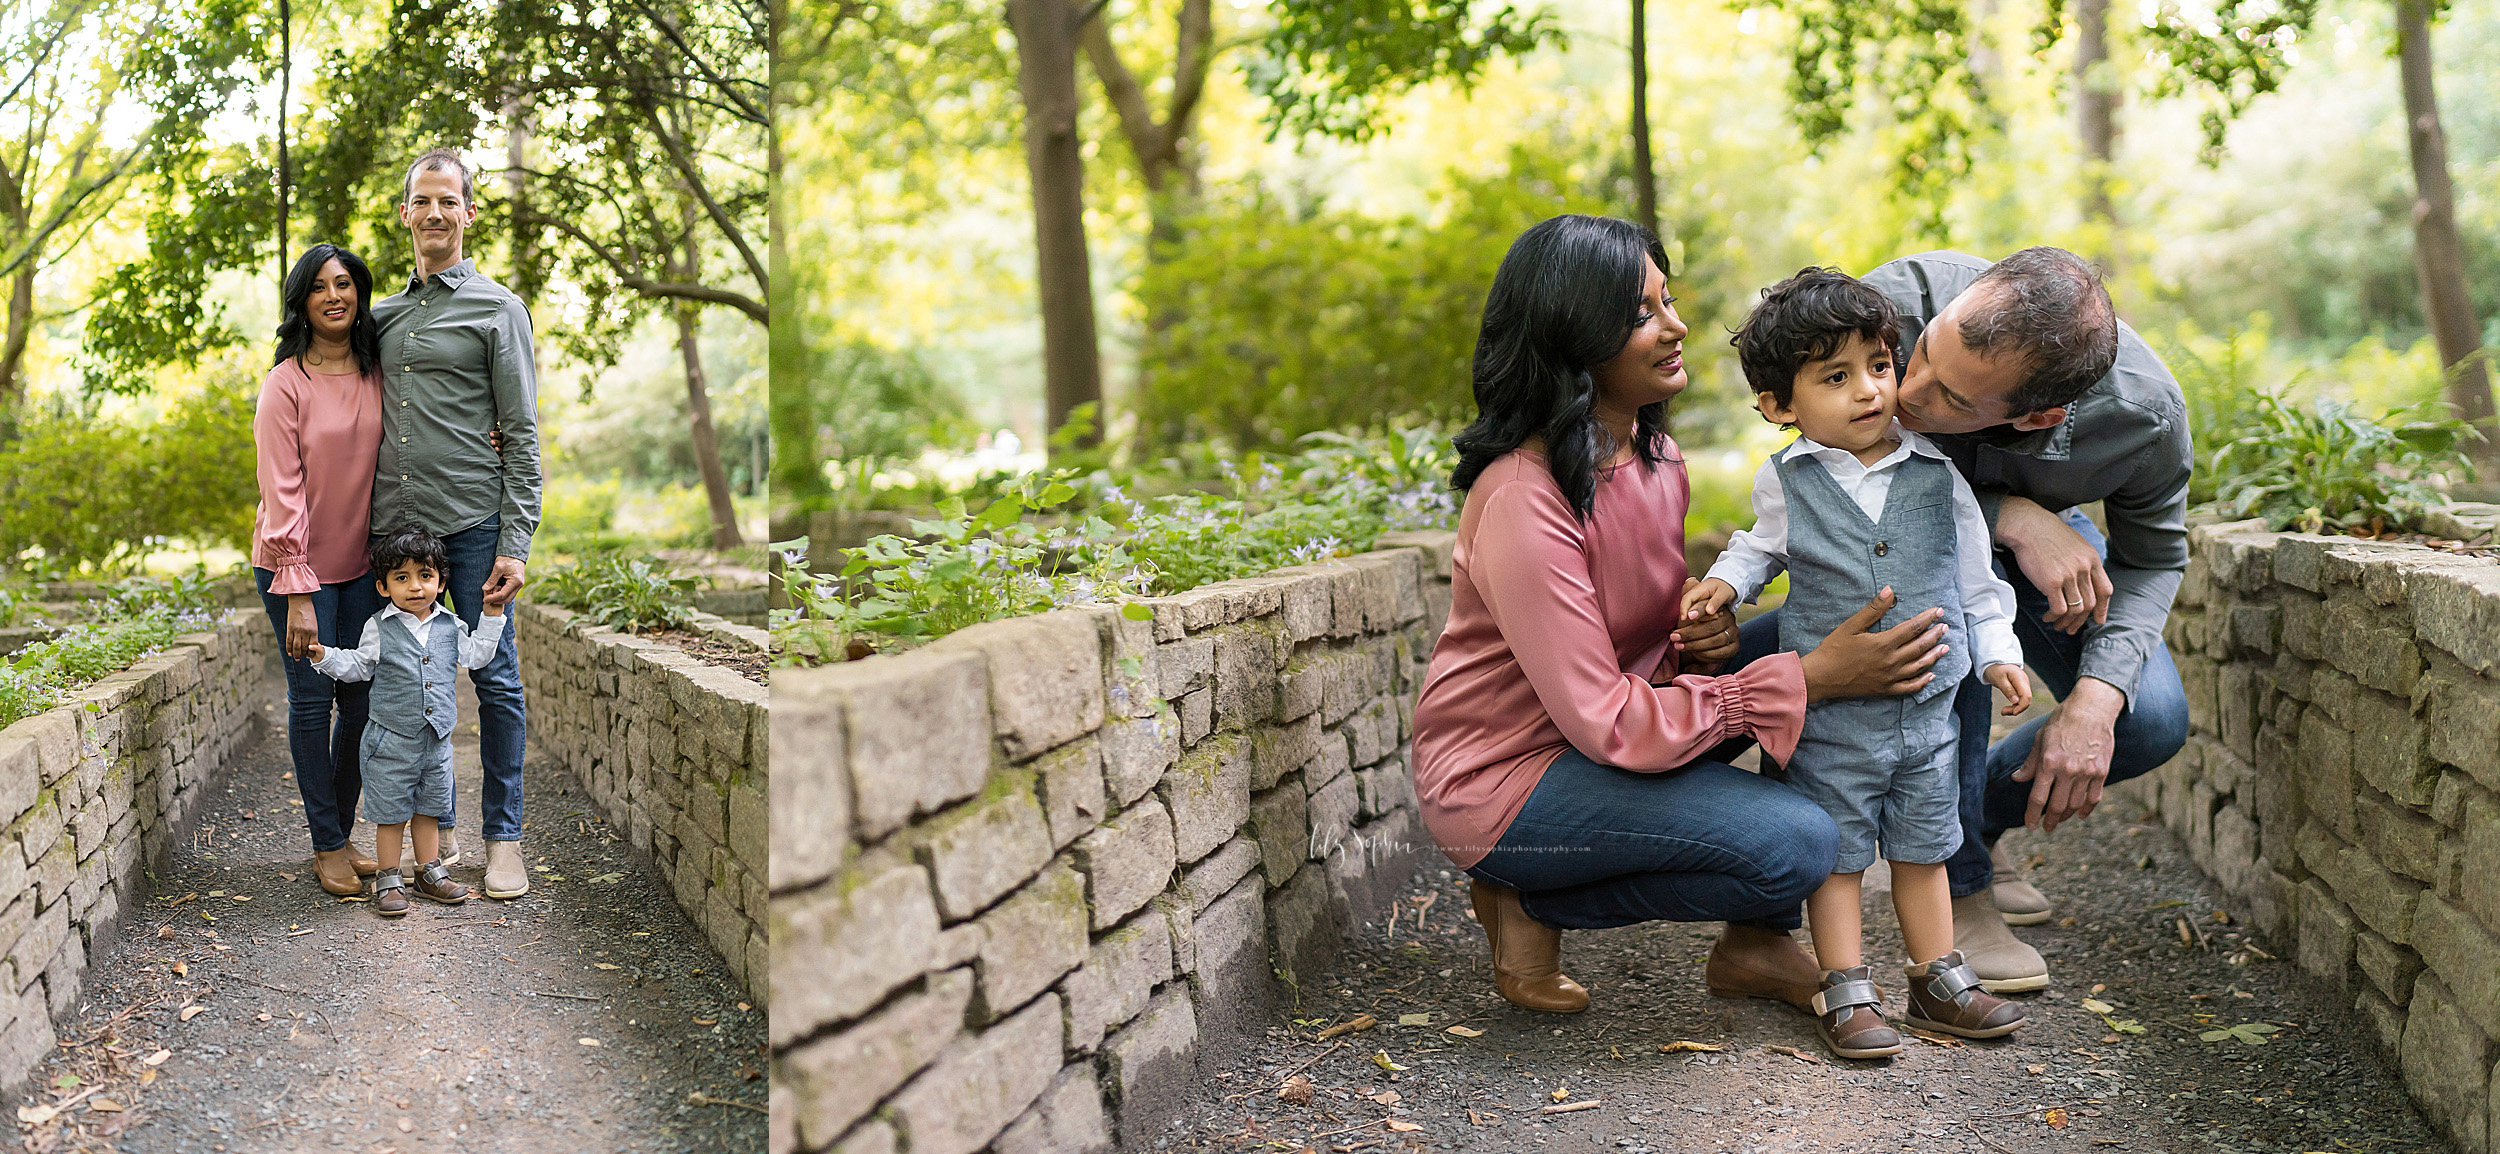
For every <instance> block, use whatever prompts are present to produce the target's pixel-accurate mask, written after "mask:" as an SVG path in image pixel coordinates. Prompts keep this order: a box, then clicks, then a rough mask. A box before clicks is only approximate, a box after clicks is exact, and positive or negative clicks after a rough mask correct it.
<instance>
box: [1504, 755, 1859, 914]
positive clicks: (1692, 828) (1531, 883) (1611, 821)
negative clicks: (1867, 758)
mask: <svg viewBox="0 0 2500 1154" xmlns="http://www.w3.org/2000/svg"><path fill="white" fill-rule="evenodd" d="M1839 836H1840V834H1839V830H1838V828H1837V827H1835V826H1833V824H1832V819H1831V817H1830V815H1828V814H1826V813H1824V812H1823V810H1822V808H1821V807H1819V806H1817V805H1815V804H1814V803H1813V802H1811V801H1807V800H1806V799H1805V797H1804V796H1803V795H1801V794H1799V793H1798V792H1797V791H1795V790H1793V789H1790V788H1788V787H1787V786H1786V785H1783V784H1781V783H1779V782H1776V781H1772V780H1770V779H1768V778H1764V777H1760V776H1757V775H1755V774H1750V773H1747V772H1745V771H1744V770H1741V769H1737V768H1736V767H1734V766H1731V765H1725V764H1722V763H1720V762H1716V761H1695V762H1692V763H1690V764H1688V765H1685V766H1684V767H1682V768H1680V769H1673V770H1669V771H1667V772H1664V773H1634V772H1632V771H1630V770H1624V769H1616V768H1614V767H1612V766H1607V765H1600V764H1598V763H1596V762H1594V761H1591V760H1589V759H1588V758H1587V757H1586V756H1583V755H1582V754H1581V753H1580V752H1579V751H1578V750H1570V751H1567V752H1565V753H1564V754H1563V755H1562V757H1560V758H1559V759H1557V760H1556V761H1555V762H1554V764H1553V766H1552V768H1549V769H1547V770H1546V771H1545V777H1544V779H1543V780H1541V781H1539V782H1538V783H1537V787H1536V792H1534V793H1532V794H1530V795H1529V796H1528V802H1527V804H1526V805H1525V806H1523V807H1521V808H1520V810H1519V816H1518V817H1516V818H1514V819H1512V821H1511V823H1510V828H1509V829H1506V830H1504V831H1502V838H1501V841H1500V842H1499V843H1498V844H1496V845H1495V846H1494V847H1493V852H1491V853H1489V854H1486V855H1485V857H1484V860H1482V861H1479V862H1477V863H1476V864H1475V865H1474V866H1471V867H1469V869H1468V871H1467V872H1468V873H1469V874H1472V875H1474V876H1475V877H1477V878H1481V879H1483V880H1485V881H1488V882H1492V883H1494V884H1496V885H1506V886H1510V887H1512V888H1514V889H1516V890H1518V891H1519V904H1520V906H1521V907H1522V908H1524V909H1525V910H1527V912H1528V916H1530V917H1532V918H1535V919H1536V920H1538V921H1540V922H1543V923H1545V924H1546V925H1549V926H1557V927H1560V928H1563V929H1578V930H1594V929H1604V928H1607V927H1610V926H1628V925H1633V924H1636V923H1639V922H1651V921H1670V922H1720V921H1726V922H1741V923H1745V924H1749V925H1756V926H1760V927H1762V928H1764V929H1772V930H1793V929H1795V928H1797V926H1798V925H1799V924H1800V923H1801V921H1802V919H1801V918H1800V917H1799V916H1798V906H1799V903H1801V902H1803V901H1805V899H1806V895H1808V894H1811V893H1813V892H1814V891H1815V889H1816V888H1817V887H1819V886H1821V885H1822V884H1823V882H1824V880H1825V879H1827V878H1829V877H1831V874H1832V861H1833V853H1834V847H1835V845H1836V843H1837V841H1838V839H1839Z"/></svg>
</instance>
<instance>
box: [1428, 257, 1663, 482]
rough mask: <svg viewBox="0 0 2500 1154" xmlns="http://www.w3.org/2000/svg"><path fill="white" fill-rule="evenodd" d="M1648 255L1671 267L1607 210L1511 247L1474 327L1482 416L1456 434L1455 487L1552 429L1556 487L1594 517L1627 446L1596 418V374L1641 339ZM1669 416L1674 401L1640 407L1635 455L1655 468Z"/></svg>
mask: <svg viewBox="0 0 2500 1154" xmlns="http://www.w3.org/2000/svg"><path fill="white" fill-rule="evenodd" d="M1648 261H1656V262H1658V271H1659V272H1661V273H1664V272H1666V271H1667V252H1666V249H1665V248H1664V247H1663V246H1661V245H1660V244H1659V243H1658V238H1657V237H1656V236H1655V235H1652V234H1651V233H1650V231H1649V230H1648V229H1645V228H1642V227H1641V226H1639V225H1637V224H1634V223H1632V222H1631V221H1628V220H1613V219H1610V218H1607V217H1601V216H1576V215H1575V216H1558V217H1555V218H1553V219H1551V220H1548V221H1545V222H1543V223H1541V224H1538V225H1537V226H1536V227H1534V228H1531V229H1529V230H1528V231H1526V232H1524V233H1521V234H1520V236H1519V239H1518V240H1515V241H1512V242H1511V246H1510V252H1509V254H1508V255H1506V256H1504V257H1503V258H1502V267H1501V270H1500V271H1499V272H1496V273H1494V274H1493V289H1492V291H1491V292H1489V293H1487V294H1485V298H1484V326H1483V327H1482V328H1481V329H1480V330H1478V332H1477V334H1476V365H1475V387H1476V421H1475V423H1474V424H1472V425H1469V426H1467V427H1466V428H1465V429H1462V430H1460V431H1459V434H1458V435H1457V436H1456V437H1453V438H1451V439H1450V443H1451V444H1452V445H1453V446H1455V447H1456V448H1457V449H1458V468H1457V469H1456V470H1455V471H1453V472H1452V473H1451V474H1450V486H1451V487H1452V488H1456V489H1462V490H1463V489H1466V488H1467V487H1468V486H1470V485H1473V484H1475V483H1476V477H1477V475H1478V474H1481V473H1483V472H1484V467H1485V466H1487V465H1490V464H1492V463H1493V461H1494V459H1495V458H1497V457H1500V456H1501V455H1502V454H1504V453H1507V452H1510V451H1511V450H1512V449H1516V448H1518V447H1519V446H1520V444H1521V443H1522V442H1524V441H1526V440H1527V439H1528V438H1529V437H1531V436H1537V435H1542V436H1543V437H1544V438H1545V460H1546V463H1547V464H1548V465H1549V466H1550V467H1551V468H1552V469H1553V472H1554V483H1555V484H1557V485H1559V486H1561V487H1562V491H1563V496H1564V497H1565V498H1566V499H1568V500H1569V501H1570V502H1571V507H1572V509H1573V511H1574V512H1575V513H1577V514H1578V515H1579V517H1580V518H1581V519H1582V520H1586V519H1588V515H1589V512H1590V510H1591V509H1593V508H1594V507H1595V506H1596V504H1597V468H1598V466H1599V464H1600V463H1602V462H1604V461H1605V460H1606V459H1607V458H1608V457H1611V456H1613V455H1614V452H1615V450H1616V448H1617V447H1618V446H1616V445H1615V444H1614V439H1613V437H1612V436H1610V435H1609V434H1608V433H1607V432H1606V429H1605V426H1603V425H1601V424H1600V423H1598V420H1597V411H1596V410H1597V382H1596V380H1595V379H1594V378H1592V377H1591V376H1590V375H1589V370H1590V369H1591V368H1593V367H1595V366H1596V365H1598V364H1600V363H1603V362H1605V361H1608V360H1612V359H1613V358H1614V356H1615V355H1616V354H1617V353H1620V352H1622V351H1623V345H1624V342H1626V341H1628V340H1630V339H1632V328H1633V321H1634V319H1635V318H1636V317H1637V316H1638V315H1639V313H1640V308H1641V289H1642V288H1643V287H1645V282H1646V281H1647V280H1648V276H1649V266H1648V263H1647V262H1648ZM1666 419H1667V405H1666V402H1664V401H1659V402H1656V403H1654V404H1648V405H1643V406H1641V409H1640V413H1639V415H1638V431H1637V433H1636V435H1635V437H1634V440H1635V442H1636V443H1635V444H1634V445H1633V450H1634V452H1636V453H1638V454H1639V456H1640V459H1641V461H1642V462H1643V463H1644V464H1645V465H1655V464H1657V463H1658V462H1659V461H1660V460H1661V459H1662V457H1661V452H1662V445H1663V444H1664V439H1663V438H1662V437H1661V436H1660V434H1661V433H1663V432H1664V431H1665V429H1666Z"/></svg>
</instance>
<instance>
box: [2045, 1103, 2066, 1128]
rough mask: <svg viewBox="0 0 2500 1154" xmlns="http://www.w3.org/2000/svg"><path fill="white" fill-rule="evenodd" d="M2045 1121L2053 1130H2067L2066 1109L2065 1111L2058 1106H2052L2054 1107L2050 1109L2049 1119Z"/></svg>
mask: <svg viewBox="0 0 2500 1154" xmlns="http://www.w3.org/2000/svg"><path fill="white" fill-rule="evenodd" d="M2044 1121H2046V1122H2047V1123H2048V1124H2049V1129H2051V1130H2063V1129H2065V1128H2066V1111H2065V1109H2064V1108H2063V1107H2056V1106H2052V1107H2050V1108H2049V1114H2048V1117H2047V1118H2046V1119H2044Z"/></svg>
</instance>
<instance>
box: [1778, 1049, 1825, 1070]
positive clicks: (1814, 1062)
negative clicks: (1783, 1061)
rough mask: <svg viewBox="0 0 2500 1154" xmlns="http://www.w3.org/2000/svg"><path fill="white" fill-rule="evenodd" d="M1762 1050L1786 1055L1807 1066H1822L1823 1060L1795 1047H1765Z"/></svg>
mask: <svg viewBox="0 0 2500 1154" xmlns="http://www.w3.org/2000/svg"><path fill="white" fill-rule="evenodd" d="M1764 1048H1765V1049H1768V1050H1769V1051H1771V1052H1772V1053H1774V1054H1786V1055H1788V1056H1789V1057H1791V1058H1795V1059H1796V1060H1798V1061H1800V1062H1803V1063H1805V1064H1806V1065H1809V1066H1820V1065H1822V1064H1823V1059H1821V1058H1817V1057H1815V1056H1814V1055H1812V1054H1809V1053H1806V1052H1805V1051H1803V1050H1800V1049H1798V1048H1797V1047H1795V1046H1767V1047H1764Z"/></svg>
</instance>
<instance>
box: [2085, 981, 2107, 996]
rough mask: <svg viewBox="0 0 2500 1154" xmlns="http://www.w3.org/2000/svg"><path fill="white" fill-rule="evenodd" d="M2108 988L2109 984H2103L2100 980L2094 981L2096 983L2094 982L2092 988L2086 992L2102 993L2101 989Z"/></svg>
mask: <svg viewBox="0 0 2500 1154" xmlns="http://www.w3.org/2000/svg"><path fill="white" fill-rule="evenodd" d="M2108 988H2109V987H2108V986H2107V985H2104V984H2102V983H2100V982H2094V983H2092V988H2091V989H2090V990H2088V991H2086V992H2087V993H2094V994H2097V993H2100V992H2101V991H2103V990H2106V989H2108Z"/></svg>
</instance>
